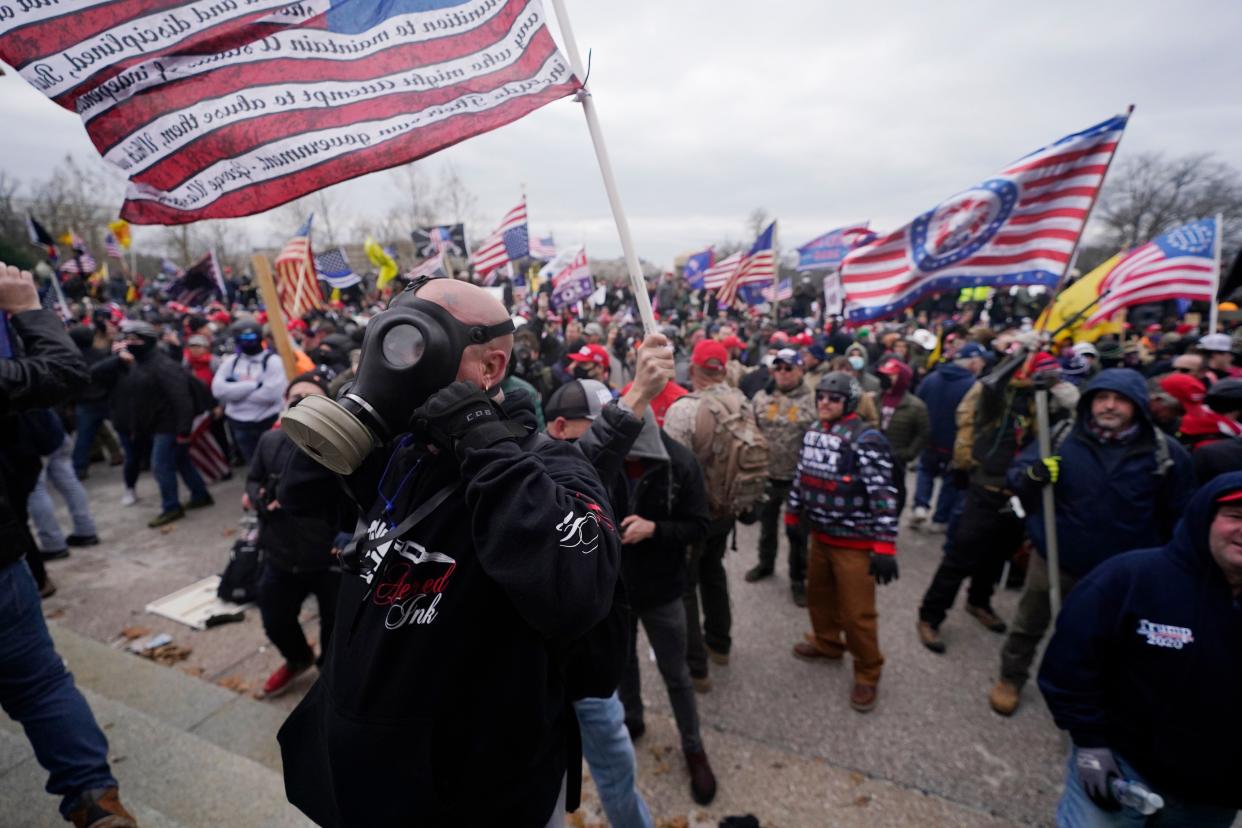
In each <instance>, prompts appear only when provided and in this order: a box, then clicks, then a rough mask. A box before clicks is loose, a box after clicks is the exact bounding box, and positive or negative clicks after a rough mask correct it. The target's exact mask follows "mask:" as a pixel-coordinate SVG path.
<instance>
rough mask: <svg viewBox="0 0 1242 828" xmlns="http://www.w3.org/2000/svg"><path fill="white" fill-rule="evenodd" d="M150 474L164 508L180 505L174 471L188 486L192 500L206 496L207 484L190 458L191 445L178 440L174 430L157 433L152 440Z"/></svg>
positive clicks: (171, 510) (178, 507)
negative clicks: (168, 432) (157, 488)
mask: <svg viewBox="0 0 1242 828" xmlns="http://www.w3.org/2000/svg"><path fill="white" fill-rule="evenodd" d="M151 474H152V475H154V476H155V482H156V483H158V484H159V486H160V504H161V507H162V508H163V510H164V511H165V512H175V511H176V510H178V509H180V508H181V501H180V500H179V499H178V496H177V475H178V474H180V475H181V479H182V480H184V481H185V485H186V486H187V487H189V489H190V499H191V500H206V499H207V498H208V497H209V495H208V494H207V484H206V483H204V482H203V478H202V477H201V476H200V475H199V473H198V469H196V468H194V464H193V463H192V462H190V447H189V446H188V445H182V444H181V443H178V442H177V435H175V434H156V435H155V437H154V438H153V439H152V442H151Z"/></svg>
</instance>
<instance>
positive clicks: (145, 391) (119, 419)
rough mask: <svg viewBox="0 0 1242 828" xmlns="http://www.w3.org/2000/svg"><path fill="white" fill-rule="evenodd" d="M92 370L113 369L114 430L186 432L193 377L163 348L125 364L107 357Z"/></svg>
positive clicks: (191, 410) (191, 417)
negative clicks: (114, 374) (115, 378)
mask: <svg viewBox="0 0 1242 828" xmlns="http://www.w3.org/2000/svg"><path fill="white" fill-rule="evenodd" d="M110 360H115V363H111V362H110ZM96 370H97V371H98V372H99V373H100V374H105V373H107V372H109V371H112V370H115V371H116V372H117V382H116V390H115V392H114V393H113V395H112V424H113V425H114V426H116V428H117V430H119V431H124V432H125V433H127V434H142V435H151V434H189V433H190V427H191V425H192V424H193V422H194V410H195V403H194V396H193V394H192V393H191V391H190V381H191V380H193V379H194V377H192V376H191V375H190V372H189V371H187V370H185V368H183V367H182V366H180V365H179V364H177V363H176V362H174V361H173V360H172V359H171V358H170V357H169V356H168V354H166V353H165V352H164V351H163V349H161V348H158V347H157V348H152V349H151V350H150V351H148V352H147V353H145V354H143V355H141V356H135V358H134V362H133V364H128V365H127V364H126V363H124V362H122V361H121V360H120V359H118V358H117V357H115V356H113V357H108V359H107V360H102V361H101V362H100V363H99V365H98V367H97V369H96Z"/></svg>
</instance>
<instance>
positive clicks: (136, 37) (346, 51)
mask: <svg viewBox="0 0 1242 828" xmlns="http://www.w3.org/2000/svg"><path fill="white" fill-rule="evenodd" d="M4 8H5V9H6V10H7V11H8V13H7V14H3V15H0V59H3V60H4V61H5V62H7V63H9V64H12V65H13V66H15V67H17V69H18V71H19V72H20V73H21V75H22V76H23V77H24V78H25V79H26V80H27V81H29V82H30V83H31V84H32V85H33V86H34V87H35V88H36V89H38V90H39V91H41V92H43V93H44V94H45V95H47V96H48V97H49V98H51V99H52V100H54V101H55V102H56V103H58V104H59V105H61V106H63V107H64V108H66V109H68V110H71V111H73V112H76V113H78V115H79V116H80V117H81V118H82V121H83V123H84V124H85V127H86V132H87V135H88V136H89V137H90V139H91V141H92V142H93V143H94V145H95V147H96V148H97V149H98V150H99V152H100V154H101V155H103V157H104V158H105V159H107V160H108V161H110V162H112V163H113V164H115V165H117V166H118V167H120V168H121V169H122V170H123V171H124V172H125V173H126V175H127V176H128V177H129V180H130V186H129V189H128V191H127V194H126V201H125V205H124V207H123V208H122V215H123V216H124V217H125V218H126V219H129V220H130V221H132V222H135V223H138V224H183V223H186V222H190V221H197V220H199V219H206V218H226V217H233V216H245V215H250V214H253V213H258V212H261V211H264V210H267V209H270V208H272V207H275V206H277V205H279V204H283V203H285V202H287V201H290V200H292V199H295V198H298V197H299V196H303V195H305V194H307V193H310V192H313V191H315V190H318V189H321V188H323V187H327V186H329V185H331V184H335V183H337V182H339V181H344V180H346V179H350V178H354V177H356V176H359V175H364V174H366V173H369V172H374V171H376V170H381V169H385V168H387V167H392V166H396V165H398V164H405V163H408V162H410V161H413V160H415V159H417V158H422V157H424V156H426V155H430V154H431V153H433V152H436V151H438V150H440V149H443V148H444V147H447V146H450V145H452V144H455V143H457V142H459V141H462V140H464V139H466V138H469V137H471V136H474V135H478V134H480V133H483V132H487V131H489V130H493V129H496V128H497V127H500V126H502V125H504V124H507V123H510V122H511V121H515V120H517V119H518V118H521V117H522V116H524V115H526V114H527V113H529V112H531V111H533V110H535V109H538V108H539V107H541V106H543V105H545V104H547V103H550V102H551V101H554V100H556V99H558V98H562V97H565V96H566V95H569V94H572V93H573V92H574V91H575V90H577V89H578V88H579V86H580V84H579V82H578V80H577V79H576V78H574V77H573V75H572V73H571V71H570V68H569V65H568V64H567V62H566V61H565V59H564V58H563V57H562V56H561V54H560V52H559V51H558V50H557V48H556V45H555V44H554V42H553V40H552V36H551V34H550V33H549V31H548V27H547V25H546V17H545V14H544V9H543V6H542V4H541V3H540V2H539V0H387V2H382V3H369V2H362V0H302V2H290V0H246V2H232V1H231V0H230V1H229V2H221V1H220V0H191V1H189V2H177V3H156V2H151V0H78V1H77V2H61V3H55V2H38V3H36V2H23V3H9V4H8V5H7V6H5V7H4Z"/></svg>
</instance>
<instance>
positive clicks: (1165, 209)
mask: <svg viewBox="0 0 1242 828" xmlns="http://www.w3.org/2000/svg"><path fill="white" fill-rule="evenodd" d="M1217 213H1222V214H1224V218H1225V232H1224V246H1225V248H1226V249H1228V250H1233V249H1237V247H1238V245H1239V243H1240V242H1242V172H1239V170H1238V169H1237V168H1236V167H1234V166H1232V165H1231V164H1228V163H1225V162H1224V161H1221V160H1219V159H1217V158H1215V157H1213V156H1212V155H1208V154H1196V155H1184V156H1181V157H1178V158H1167V157H1166V156H1164V155H1163V154H1160V153H1143V154H1142V155H1136V156H1132V157H1130V158H1126V159H1124V160H1122V161H1120V162H1118V163H1117V164H1116V165H1115V166H1114V167H1113V169H1112V170H1111V172H1110V173H1109V176H1108V183H1107V184H1106V185H1105V186H1104V190H1103V191H1102V192H1101V193H1100V202H1099V205H1098V207H1097V209H1096V210H1095V213H1094V219H1095V221H1097V222H1099V224H1100V225H1101V226H1102V228H1103V231H1104V236H1105V237H1106V239H1107V241H1108V242H1111V244H1112V245H1113V246H1114V247H1122V248H1126V247H1133V246H1135V245H1138V244H1143V243H1145V242H1147V241H1149V240H1150V239H1152V238H1153V237H1155V236H1157V235H1159V234H1160V233H1162V232H1164V231H1165V230H1168V229H1169V228H1171V227H1175V226H1177V225H1179V224H1184V223H1186V222H1188V221H1193V220H1195V219H1202V218H1211V217H1213V216H1215V215H1216V214H1217Z"/></svg>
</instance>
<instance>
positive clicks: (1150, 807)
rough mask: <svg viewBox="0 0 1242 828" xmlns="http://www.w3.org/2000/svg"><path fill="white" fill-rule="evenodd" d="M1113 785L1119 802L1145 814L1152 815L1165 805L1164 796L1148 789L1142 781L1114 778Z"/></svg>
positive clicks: (1114, 794) (1114, 793)
mask: <svg viewBox="0 0 1242 828" xmlns="http://www.w3.org/2000/svg"><path fill="white" fill-rule="evenodd" d="M1111 787H1112V791H1113V796H1114V797H1116V799H1117V801H1118V802H1120V803H1121V804H1122V805H1124V806H1125V807H1127V808H1133V809H1134V810H1136V811H1138V812H1139V813H1140V814H1142V815H1143V816H1151V815H1152V814H1154V813H1155V812H1156V811H1159V810H1160V809H1161V808H1163V807H1164V797H1162V796H1161V795H1160V794H1158V793H1155V792H1154V791H1151V790H1148V788H1147V786H1146V785H1144V784H1143V783H1142V782H1131V781H1128V780H1125V779H1114V780H1113V782H1112V786H1111Z"/></svg>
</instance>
